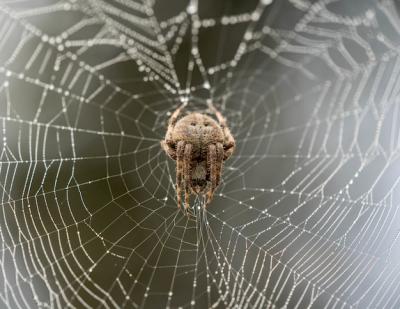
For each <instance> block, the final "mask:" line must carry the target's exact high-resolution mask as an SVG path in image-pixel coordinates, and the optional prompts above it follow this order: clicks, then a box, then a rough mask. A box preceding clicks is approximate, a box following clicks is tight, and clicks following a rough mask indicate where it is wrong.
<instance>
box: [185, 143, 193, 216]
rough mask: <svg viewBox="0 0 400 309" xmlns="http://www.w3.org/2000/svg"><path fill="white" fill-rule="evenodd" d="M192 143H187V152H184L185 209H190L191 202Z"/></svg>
mask: <svg viewBox="0 0 400 309" xmlns="http://www.w3.org/2000/svg"><path fill="white" fill-rule="evenodd" d="M192 148H193V147H192V144H189V143H188V144H186V145H185V152H184V154H183V157H184V159H183V160H184V161H183V173H184V184H185V210H188V209H189V207H190V206H189V204H190V188H191V183H192Z"/></svg>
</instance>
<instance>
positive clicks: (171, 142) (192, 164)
mask: <svg viewBox="0 0 400 309" xmlns="http://www.w3.org/2000/svg"><path fill="white" fill-rule="evenodd" d="M185 106H186V104H183V105H181V106H180V107H178V108H177V109H176V110H175V111H174V112H173V114H172V115H171V118H170V119H169V121H168V130H167V133H166V135H165V139H164V140H162V141H161V147H162V148H163V149H164V151H165V152H166V153H167V155H168V156H169V157H170V158H171V159H173V160H175V161H176V195H177V202H178V208H181V199H182V192H184V195H185V204H184V207H185V210H188V209H189V200H190V196H191V194H195V195H200V194H202V195H206V196H207V200H206V206H207V205H208V204H209V203H210V202H211V200H212V198H213V195H214V192H215V189H216V188H217V186H218V185H219V183H220V181H221V174H222V168H223V163H224V161H225V160H227V159H228V158H229V157H230V156H231V155H232V153H233V151H234V150H235V139H234V138H233V136H232V134H231V132H230V130H229V128H228V127H227V125H226V120H225V118H224V117H223V116H222V114H221V113H220V112H219V111H217V109H216V108H215V107H214V105H213V104H212V103H209V104H208V107H209V110H210V111H211V112H213V113H214V114H215V116H216V118H217V120H218V122H217V121H216V120H214V119H213V118H212V117H210V116H208V115H206V114H202V113H198V112H193V113H190V114H188V115H186V116H184V117H182V118H181V119H179V120H178V117H179V115H180V113H181V111H182V109H183V108H184V107H185Z"/></svg>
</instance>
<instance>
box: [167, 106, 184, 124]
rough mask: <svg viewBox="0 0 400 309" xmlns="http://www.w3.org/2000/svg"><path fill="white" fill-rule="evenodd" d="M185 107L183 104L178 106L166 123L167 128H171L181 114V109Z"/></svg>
mask: <svg viewBox="0 0 400 309" xmlns="http://www.w3.org/2000/svg"><path fill="white" fill-rule="evenodd" d="M186 105H187V103H183V104H182V105H181V106H179V107H178V108H177V109H176V110H175V111H174V112H173V113H172V115H171V117H170V118H169V121H168V126H169V127H173V126H174V125H175V124H176V122H177V121H178V117H179V114H180V113H181V111H182V109H183V108H184V107H185V106H186Z"/></svg>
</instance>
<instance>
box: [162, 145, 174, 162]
mask: <svg viewBox="0 0 400 309" xmlns="http://www.w3.org/2000/svg"><path fill="white" fill-rule="evenodd" d="M161 147H162V149H164V151H165V152H166V153H167V155H168V156H169V157H170V158H171V159H172V160H176V150H175V149H174V148H173V147H172V146H170V145H169V144H168V142H166V141H161Z"/></svg>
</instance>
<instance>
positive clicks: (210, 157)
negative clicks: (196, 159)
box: [206, 144, 217, 205]
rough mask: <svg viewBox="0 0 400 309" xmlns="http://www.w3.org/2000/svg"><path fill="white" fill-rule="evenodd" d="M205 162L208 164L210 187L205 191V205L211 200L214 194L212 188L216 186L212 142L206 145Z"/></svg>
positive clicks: (215, 162) (215, 165)
mask: <svg viewBox="0 0 400 309" xmlns="http://www.w3.org/2000/svg"><path fill="white" fill-rule="evenodd" d="M207 163H208V166H209V173H210V181H211V187H210V188H209V190H208V191H207V202H206V205H208V204H209V203H210V202H211V200H212V198H213V196H214V190H215V188H216V187H217V151H216V147H215V145H214V144H211V145H209V146H208V152H207Z"/></svg>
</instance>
